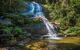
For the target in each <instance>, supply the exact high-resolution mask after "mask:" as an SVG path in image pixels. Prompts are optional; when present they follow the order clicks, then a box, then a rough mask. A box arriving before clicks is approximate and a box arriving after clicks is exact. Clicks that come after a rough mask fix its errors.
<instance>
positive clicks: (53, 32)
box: [40, 17, 61, 39]
mask: <svg viewBox="0 0 80 50" xmlns="http://www.w3.org/2000/svg"><path fill="white" fill-rule="evenodd" d="M40 19H41V20H42V21H43V23H44V24H45V26H46V28H47V30H48V34H47V35H44V36H42V37H46V36H47V37H48V38H49V39H61V38H60V37H58V36H57V32H56V30H55V27H54V26H53V25H52V24H51V23H50V22H49V21H48V19H47V18H45V17H40Z"/></svg>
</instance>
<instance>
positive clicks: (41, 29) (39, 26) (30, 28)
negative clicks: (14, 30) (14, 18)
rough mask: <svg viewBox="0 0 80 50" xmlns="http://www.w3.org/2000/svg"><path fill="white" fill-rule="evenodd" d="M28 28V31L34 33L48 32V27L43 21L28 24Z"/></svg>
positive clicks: (42, 33)
mask: <svg viewBox="0 0 80 50" xmlns="http://www.w3.org/2000/svg"><path fill="white" fill-rule="evenodd" d="M26 30H28V32H30V33H32V34H33V35H34V34H38V35H44V34H46V33H47V29H46V27H45V25H44V24H43V23H40V24H34V25H31V26H27V28H26Z"/></svg>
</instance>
